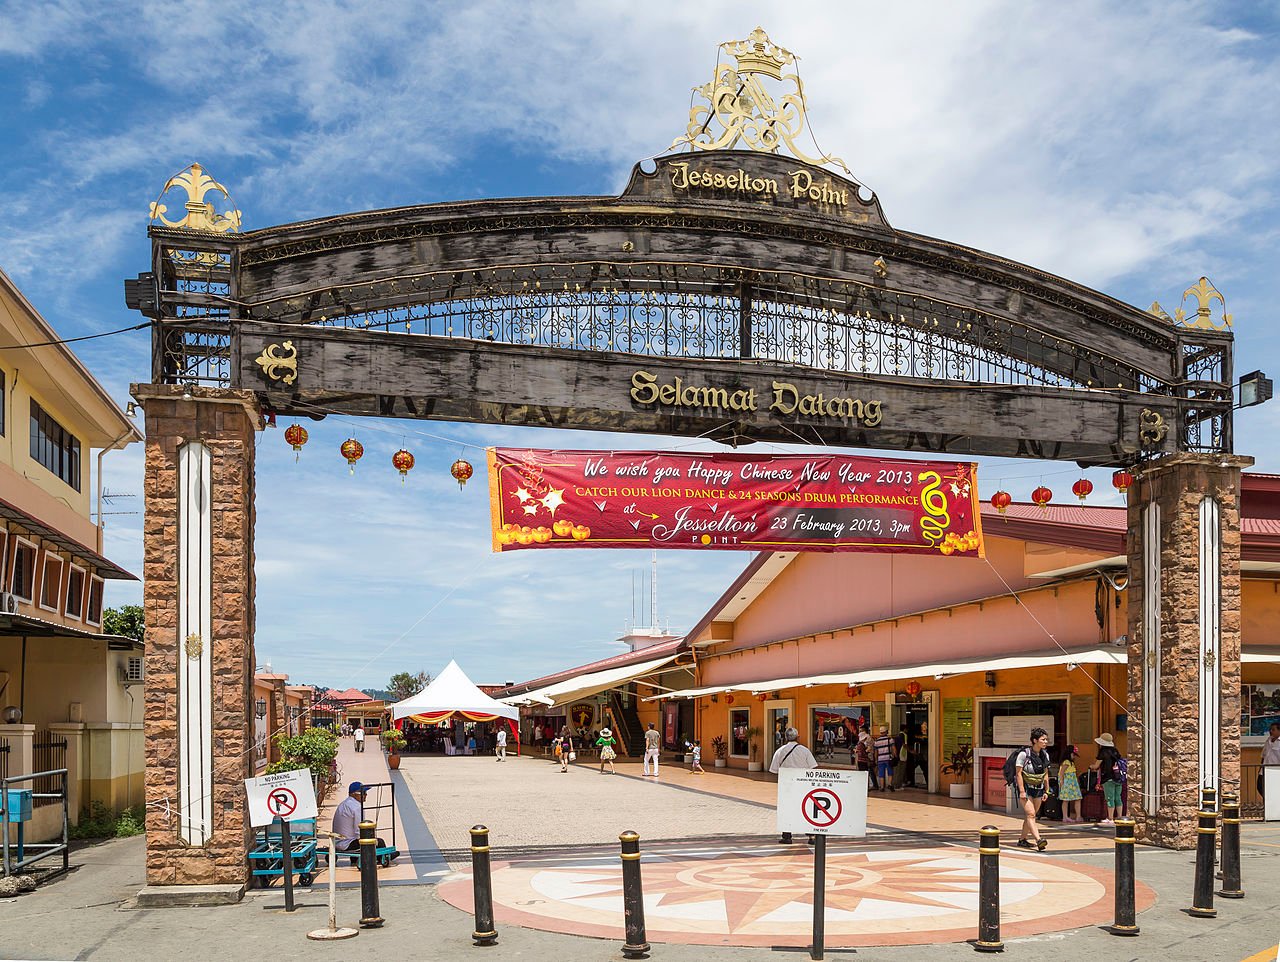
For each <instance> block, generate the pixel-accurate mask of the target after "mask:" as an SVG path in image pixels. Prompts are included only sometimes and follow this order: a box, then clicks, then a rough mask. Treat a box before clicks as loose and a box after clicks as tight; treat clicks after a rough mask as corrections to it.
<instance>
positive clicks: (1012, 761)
mask: <svg viewBox="0 0 1280 962" xmlns="http://www.w3.org/2000/svg"><path fill="white" fill-rule="evenodd" d="M1021 754H1022V749H1021V748H1015V749H1014V750H1013V752H1012V753H1011V754H1010V755H1009V757H1008V758H1006V759H1005V760H1004V783H1005V784H1006V785H1013V784H1015V783H1016V782H1017V781H1018V756H1019V755H1021Z"/></svg>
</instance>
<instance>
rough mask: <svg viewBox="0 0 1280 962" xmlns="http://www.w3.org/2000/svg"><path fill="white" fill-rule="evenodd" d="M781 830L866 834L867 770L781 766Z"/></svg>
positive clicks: (807, 832)
mask: <svg viewBox="0 0 1280 962" xmlns="http://www.w3.org/2000/svg"><path fill="white" fill-rule="evenodd" d="M778 831H780V832H802V833H804V834H806V835H866V834H867V773H866V772H845V771H834V770H832V769H826V768H814V769H810V770H809V771H803V770H802V769H799V768H783V769H779V771H778Z"/></svg>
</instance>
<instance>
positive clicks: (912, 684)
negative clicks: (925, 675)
mask: <svg viewBox="0 0 1280 962" xmlns="http://www.w3.org/2000/svg"><path fill="white" fill-rule="evenodd" d="M921 691H922V689H921V687H920V682H918V681H909V682H907V694H908V695H910V696H911V697H912V698H915V697H916V696H917V695H919V694H920V692H921Z"/></svg>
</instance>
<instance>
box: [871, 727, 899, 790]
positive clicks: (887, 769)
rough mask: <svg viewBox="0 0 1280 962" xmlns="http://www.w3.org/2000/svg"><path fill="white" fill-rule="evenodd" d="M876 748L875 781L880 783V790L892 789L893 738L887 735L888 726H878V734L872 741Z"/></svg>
mask: <svg viewBox="0 0 1280 962" xmlns="http://www.w3.org/2000/svg"><path fill="white" fill-rule="evenodd" d="M874 747H875V750H876V781H878V782H879V783H880V791H882V792H884V791H889V792H892V791H894V787H893V765H894V761H895V758H894V747H893V739H892V738H890V737H889V726H888V725H881V726H880V735H879V737H878V738H877V739H876V740H875V742H874Z"/></svg>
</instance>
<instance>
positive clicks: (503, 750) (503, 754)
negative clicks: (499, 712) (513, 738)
mask: <svg viewBox="0 0 1280 962" xmlns="http://www.w3.org/2000/svg"><path fill="white" fill-rule="evenodd" d="M498 724H499V725H502V726H504V727H501V728H499V729H498V734H497V735H495V736H494V739H495V742H496V744H497V748H495V749H494V754H495V755H497V756H498V761H500V762H505V761H506V760H507V729H506V727H505V725H506V723H505V722H498Z"/></svg>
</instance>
